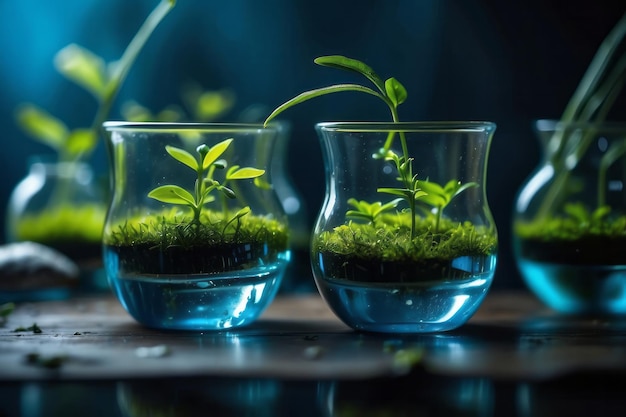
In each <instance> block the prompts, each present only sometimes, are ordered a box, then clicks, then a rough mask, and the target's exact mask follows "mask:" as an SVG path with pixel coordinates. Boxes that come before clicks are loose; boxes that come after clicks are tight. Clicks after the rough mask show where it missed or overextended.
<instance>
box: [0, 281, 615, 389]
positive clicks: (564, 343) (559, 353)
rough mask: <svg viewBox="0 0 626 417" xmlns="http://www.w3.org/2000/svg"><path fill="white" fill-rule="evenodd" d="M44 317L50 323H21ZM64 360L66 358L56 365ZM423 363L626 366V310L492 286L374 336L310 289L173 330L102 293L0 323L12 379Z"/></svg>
mask: <svg viewBox="0 0 626 417" xmlns="http://www.w3.org/2000/svg"><path fill="white" fill-rule="evenodd" d="M34 324H36V325H37V327H39V328H40V329H41V333H34V332H33V331H15V330H16V329H17V328H20V327H22V328H29V327H30V326H33V325H34ZM33 358H37V360H32V359H33ZM407 358H409V359H410V360H407ZM416 358H420V359H419V360H416ZM55 359H59V360H60V364H59V366H46V365H49V364H50V362H51V361H52V363H54V360H55ZM415 367H419V368H420V369H421V370H422V371H424V372H427V373H429V374H432V375H436V376H451V377H478V378H482V377H486V378H491V379H493V380H501V381H545V380H550V379H551V378H559V377H563V376H566V375H570V374H576V373H578V372H585V373H588V372H593V373H599V374H602V373H604V372H610V373H611V374H615V373H624V374H625V375H626V319H615V318H613V319H608V318H575V317H565V316H560V315H557V314H555V313H553V312H551V311H550V310H548V309H547V308H545V307H543V306H542V305H541V304H540V303H539V302H538V301H537V300H536V299H535V298H534V297H533V296H531V295H529V294H528V293H526V292H502V291H501V292H494V291H492V292H491V293H490V294H489V295H488V296H487V298H486V300H485V302H484V303H483V305H482V306H481V308H480V309H479V311H478V312H477V313H476V315H475V316H474V317H473V318H472V319H471V320H470V321H469V322H468V323H467V324H466V325H465V326H462V327H461V328H459V329H457V330H454V331H451V332H445V333H437V334H424V335H389V334H365V333H358V332H355V331H352V330H351V329H349V328H348V327H346V326H345V325H344V324H343V323H341V322H340V321H339V320H338V319H337V318H336V317H335V316H334V315H333V313H332V312H331V311H330V310H329V309H328V308H327V307H326V305H325V303H324V302H323V301H322V299H321V298H320V297H319V296H318V295H317V294H308V295H299V296H279V297H278V298H277V299H276V300H275V301H274V303H273V304H272V305H271V306H270V308H269V309H268V310H267V311H266V312H265V313H264V314H263V316H262V317H261V318H260V319H259V320H258V321H257V322H256V323H254V324H252V325H250V326H248V327H245V328H241V329H236V330H229V331H219V332H168V331H159V330H153V329H148V328H145V327H142V326H141V325H139V324H137V323H136V322H135V321H134V320H133V319H132V318H131V317H130V316H129V315H128V314H127V313H126V312H125V311H124V310H123V308H122V307H121V306H120V304H119V303H118V302H117V300H116V299H114V298H113V297H112V296H110V295H108V294H104V295H96V296H94V295H90V296H84V297H77V298H73V299H70V300H65V301H47V302H39V303H24V304H19V305H18V306H17V307H16V310H15V311H14V313H13V314H11V315H10V316H9V318H8V320H7V322H6V323H5V324H4V326H2V327H0V382H9V383H10V382H25V381H46V380H54V381H82V380H88V381H112V380H120V379H126V380H128V379H134V378H153V377H160V378H164V377H231V376H233V377H246V378H250V377H268V378H279V379H298V380H322V379H326V380H329V379H332V380H356V381H358V380H367V379H371V378H379V377H390V376H391V377H393V376H402V375H406V374H408V373H410V372H412V371H414V370H415Z"/></svg>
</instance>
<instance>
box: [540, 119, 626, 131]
mask: <svg viewBox="0 0 626 417" xmlns="http://www.w3.org/2000/svg"><path fill="white" fill-rule="evenodd" d="M533 126H534V128H535V129H536V130H538V131H540V132H549V131H555V130H573V129H584V128H596V129H599V130H602V131H603V132H604V131H608V130H624V131H626V121H618V120H605V121H602V122H592V121H586V122H581V121H571V122H564V121H562V120H559V119H537V120H534V121H533Z"/></svg>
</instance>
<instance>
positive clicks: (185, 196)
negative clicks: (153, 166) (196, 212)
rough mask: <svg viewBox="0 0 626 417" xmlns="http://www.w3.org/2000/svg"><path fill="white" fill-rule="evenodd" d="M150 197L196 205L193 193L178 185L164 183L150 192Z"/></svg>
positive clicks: (164, 201)
mask: <svg viewBox="0 0 626 417" xmlns="http://www.w3.org/2000/svg"><path fill="white" fill-rule="evenodd" d="M148 197H150V198H154V199H155V200H158V201H161V202H163V203H170V204H184V205H187V206H191V207H196V201H195V199H194V197H193V195H191V193H189V191H187V190H185V189H184V188H182V187H179V186H178V185H163V186H161V187H157V188H155V189H154V190H152V191H150V192H149V193H148Z"/></svg>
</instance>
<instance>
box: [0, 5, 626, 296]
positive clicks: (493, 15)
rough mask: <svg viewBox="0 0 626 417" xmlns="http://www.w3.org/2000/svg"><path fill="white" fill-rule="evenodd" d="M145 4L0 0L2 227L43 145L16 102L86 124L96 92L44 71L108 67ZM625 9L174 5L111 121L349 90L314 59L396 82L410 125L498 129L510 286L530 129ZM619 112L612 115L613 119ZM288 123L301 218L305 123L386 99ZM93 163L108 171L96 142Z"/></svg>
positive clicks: (316, 192)
mask: <svg viewBox="0 0 626 417" xmlns="http://www.w3.org/2000/svg"><path fill="white" fill-rule="evenodd" d="M156 3H157V0H133V1H128V0H62V1H42V0H19V1H16V0H0V51H1V58H0V59H1V61H0V118H1V124H0V126H1V133H0V134H1V139H0V140H1V141H2V145H3V146H2V150H1V151H0V170H1V171H0V172H1V173H2V176H1V177H0V178H1V181H0V202H1V203H2V204H0V218H4V213H5V209H6V201H7V199H8V196H9V193H10V192H11V190H12V188H13V187H14V186H15V184H17V182H18V181H19V180H20V179H21V178H22V177H23V176H24V175H25V174H26V160H27V158H28V156H29V155H32V154H39V153H45V152H48V149H47V148H46V147H44V146H43V145H40V144H39V143H37V142H34V141H33V140H32V139H30V138H29V137H28V136H26V135H24V134H23V133H22V132H21V131H20V130H19V129H18V128H17V126H16V124H15V121H14V110H15V108H16V107H17V106H18V104H20V103H22V102H33V103H36V104H38V105H40V106H42V107H44V108H45V109H47V110H48V111H50V112H51V113H53V114H54V115H56V116H57V117H59V118H61V119H62V120H64V121H65V122H66V123H67V124H68V125H69V126H70V127H82V126H88V125H89V124H90V123H91V121H92V118H93V115H94V112H95V106H96V103H95V102H94V100H93V99H92V97H91V96H89V95H88V94H87V93H85V92H84V91H83V90H81V89H79V88H78V87H76V86H75V85H73V84H71V83H70V82H68V81H67V80H66V79H64V78H63V77H62V76H60V75H59V74H58V73H57V72H56V71H55V70H54V67H53V65H52V60H53V56H54V54H55V53H56V52H57V51H58V50H60V49H61V48H62V47H64V46H65V45H67V44H69V43H71V42H75V43H78V44H80V45H82V46H84V47H86V48H88V49H90V50H92V51H94V52H95V53H97V54H98V55H101V56H103V57H104V58H105V59H107V60H113V59H117V58H119V57H120V56H121V54H122V52H123V50H124V48H125V46H126V44H127V43H128V41H129V40H130V38H131V37H132V35H133V34H134V32H135V31H136V30H137V28H138V27H139V25H140V24H141V22H142V21H143V20H144V18H145V17H146V16H147V15H148V13H149V12H150V11H151V10H152V9H153V7H154V6H155V5H156ZM624 11H626V2H621V1H608V0H595V1H591V2H589V1H584V2H583V1H579V0H572V1H567V2H566V1H555V0H544V1H541V0H528V1H523V0H507V1H498V0H384V1H383V0H359V1H341V0H315V1H304V0H263V1H253V0H179V1H178V4H177V6H176V7H175V8H174V10H173V11H172V12H171V14H170V15H168V16H167V17H166V19H165V20H164V21H163V23H162V25H161V26H159V28H158V29H157V31H156V33H155V34H154V35H153V37H152V38H151V39H150V41H149V43H148V44H147V45H146V48H145V49H144V51H143V52H142V54H141V55H140V56H139V59H138V61H137V63H136V65H135V67H133V69H132V71H131V73H130V74H129V77H128V79H127V82H126V84H125V85H124V87H123V89H122V91H121V93H120V96H119V97H118V100H117V101H116V106H115V108H114V110H113V114H112V116H111V118H113V119H119V118H120V114H119V108H120V106H119V105H120V103H122V102H124V101H125V100H127V99H130V98H132V99H135V100H137V101H139V102H141V103H143V104H146V105H148V106H149V107H151V108H152V109H153V110H160V109H161V108H163V107H165V106H166V105H168V104H171V103H179V92H180V89H181V87H182V85H183V84H184V83H185V82H186V81H189V80H194V81H197V82H199V83H201V84H202V86H203V87H204V88H206V89H220V88H230V89H232V90H234V91H235V92H236V94H237V105H236V108H235V109H234V111H232V112H231V113H230V115H229V116H228V117H227V118H224V119H222V120H223V121H230V120H234V119H236V118H237V117H238V115H239V114H240V113H241V112H242V111H243V110H244V109H245V108H246V107H247V106H249V105H251V104H262V105H266V106H267V107H268V108H273V107H275V106H276V105H278V104H280V103H281V102H283V101H284V100H286V99H287V98H290V97H292V96H294V95H295V94H297V93H299V92H301V91H303V90H305V89H310V88H314V87H321V86H324V85H327V84H329V83H336V82H343V81H360V79H357V78H353V77H351V75H350V74H347V73H345V74H344V73H341V72H338V71H336V70H332V69H327V68H321V67H318V66H316V65H314V64H313V63H312V61H313V59H314V58H315V57H317V56H320V55H329V54H342V55H347V56H351V57H354V58H357V59H361V60H363V61H365V62H367V63H368V64H370V65H371V66H372V67H373V68H374V69H375V70H376V71H377V72H379V74H380V75H381V76H382V77H383V78H387V77H389V76H395V77H396V78H397V79H399V80H400V81H401V82H402V83H403V84H404V85H405V86H406V87H407V89H408V91H409V98H408V100H407V102H406V103H405V104H403V105H402V106H401V107H400V117H401V119H403V120H405V121H408V120H444V119H445V120H490V121H494V122H496V123H497V125H498V129H497V131H496V135H495V139H494V142H493V145H492V151H491V156H490V162H489V175H488V183H487V193H488V197H489V201H490V206H491V209H492V211H493V214H494V216H495V219H496V223H497V225H498V229H499V233H500V241H501V247H500V261H499V265H498V271H497V273H496V280H495V282H494V286H495V287H500V288H505V287H518V286H521V285H523V284H522V281H521V278H519V276H518V274H517V271H516V269H515V265H514V263H513V260H512V254H511V248H510V231H509V229H510V218H511V212H512V208H513V201H514V198H515V193H516V191H517V189H518V188H519V186H520V184H521V183H522V181H523V180H524V179H525V178H526V177H527V176H528V175H529V173H530V171H531V170H532V169H533V168H534V166H535V165H536V163H537V162H538V158H539V148H538V143H537V141H536V139H535V137H534V136H533V133H532V131H531V121H532V120H533V119H536V118H557V117H559V116H560V113H561V111H562V110H563V108H564V107H565V105H566V103H567V100H568V99H569V97H570V96H571V94H572V93H573V91H574V89H575V88H576V86H577V84H578V81H579V80H580V78H581V77H582V75H583V73H584V71H585V69H586V67H587V65H588V63H589V61H590V60H591V58H592V56H593V54H594V53H595V51H596V48H597V47H598V45H599V44H600V42H601V41H602V39H603V38H604V36H605V35H606V34H607V33H608V31H609V30H610V29H611V28H612V27H613V25H614V24H615V23H616V22H617V20H618V19H619V17H620V16H621V15H622V14H623V13H624ZM621 103H623V101H622V102H621ZM625 115H626V113H625V112H624V106H622V107H621V112H616V113H615V116H616V117H614V118H620V116H621V118H622V119H623V118H624V116H625ZM284 117H285V118H286V119H289V120H291V121H292V122H293V135H292V136H293V137H292V142H291V148H290V149H289V155H290V161H289V164H290V169H291V172H292V175H293V178H294V182H295V183H296V185H297V186H298V188H299V189H300V190H301V192H302V194H303V195H304V198H305V202H306V204H307V205H308V206H309V211H311V212H312V213H315V212H316V211H317V210H318V208H319V206H320V204H321V201H322V197H323V193H324V178H323V163H322V159H321V152H320V149H319V144H318V142H317V137H316V135H315V133H314V130H313V125H314V124H315V123H316V122H318V121H323V120H339V119H341V120H350V119H352V120H388V118H389V116H388V114H387V109H386V107H385V106H384V105H383V104H382V103H379V102H377V101H376V99H374V98H370V97H367V96H363V95H359V94H353V93H345V94H343V95H335V96H334V97H332V98H321V99H318V100H316V101H314V102H310V103H308V104H304V105H302V106H300V107H297V108H294V109H292V110H290V111H289V112H288V113H285V115H284ZM93 162H94V163H95V164H96V165H97V166H98V167H99V168H100V169H102V170H105V169H106V164H107V162H106V155H105V153H104V147H103V146H102V145H100V146H99V148H98V149H97V151H96V153H95V154H94V155H93ZM3 231H4V227H2V232H3ZM2 235H3V233H2ZM2 241H3V240H2Z"/></svg>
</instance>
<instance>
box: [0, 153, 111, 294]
mask: <svg viewBox="0 0 626 417" xmlns="http://www.w3.org/2000/svg"><path fill="white" fill-rule="evenodd" d="M105 214H106V192H105V187H104V186H103V184H102V183H100V182H99V181H98V179H97V177H96V176H95V175H94V171H93V169H92V168H91V166H90V165H89V164H88V163H86V162H57V161H55V160H52V159H51V158H46V157H39V156H38V157H33V158H32V160H31V161H29V171H28V175H27V176H26V177H25V178H24V179H23V180H22V181H20V182H19V183H18V184H17V186H16V187H15V189H14V190H13V192H12V193H11V196H10V198H9V202H8V207H7V216H6V232H7V241H8V242H21V241H32V242H37V243H41V244H43V245H46V246H49V247H51V248H53V249H56V250H58V251H59V252H61V253H63V254H64V255H66V256H67V257H68V258H70V259H71V260H72V261H73V262H75V263H76V265H77V266H78V267H79V269H80V280H79V287H80V288H81V289H83V290H104V289H107V290H108V286H107V283H106V278H105V276H104V270H103V266H102V251H101V240H102V229H103V226H104V217H105Z"/></svg>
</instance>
